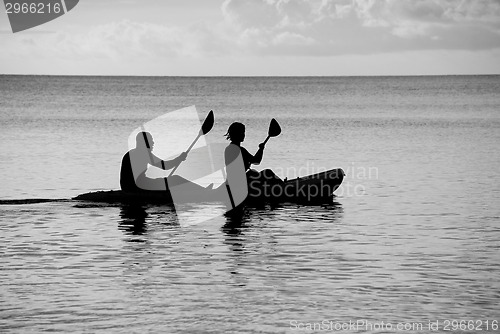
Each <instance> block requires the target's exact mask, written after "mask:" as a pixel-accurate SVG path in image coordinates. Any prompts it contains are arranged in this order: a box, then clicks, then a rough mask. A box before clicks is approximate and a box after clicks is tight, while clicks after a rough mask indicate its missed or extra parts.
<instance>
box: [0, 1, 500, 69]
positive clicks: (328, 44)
mask: <svg viewBox="0 0 500 334" xmlns="http://www.w3.org/2000/svg"><path fill="white" fill-rule="evenodd" d="M221 13H222V16H223V18H222V20H221V22H219V23H216V24H209V23H208V22H198V23H195V24H189V25H182V26H173V25H167V24H159V23H156V24H155V23H148V22H135V21H132V20H121V21H118V22H110V23H106V24H103V25H97V26H91V27H86V28H85V29H81V30H79V31H78V30H77V32H74V31H75V30H72V32H70V31H60V32H56V33H48V34H19V35H15V36H12V35H7V34H2V35H1V37H0V38H1V42H2V49H3V50H2V55H0V56H2V57H1V58H2V59H16V60H17V59H21V60H22V59H31V58H32V57H36V58H38V59H62V60H64V61H68V62H70V61H81V62H85V61H89V60H95V61H99V60H102V59H107V60H111V61H117V62H122V63H127V62H128V63H130V64H133V63H134V62H138V61H142V62H148V61H155V60H162V59H182V60H186V59H187V60H189V59H194V60H196V59H200V58H211V59H217V58H227V57H234V58H237V57H248V56H262V55H266V56H285V55H286V56H338V55H368V54H381V53H391V52H401V51H418V50H457V49H458V50H472V51H474V50H492V49H497V48H500V1H498V0H496V1H495V0H485V1H473V0H225V1H224V3H223V4H222V6H221Z"/></svg>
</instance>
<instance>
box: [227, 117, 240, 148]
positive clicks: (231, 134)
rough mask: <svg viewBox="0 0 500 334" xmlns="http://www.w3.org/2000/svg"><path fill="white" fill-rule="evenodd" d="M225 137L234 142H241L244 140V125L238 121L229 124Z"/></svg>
mask: <svg viewBox="0 0 500 334" xmlns="http://www.w3.org/2000/svg"><path fill="white" fill-rule="evenodd" d="M226 139H228V140H230V141H232V142H234V143H241V142H243V141H244V140H245V125H243V124H242V123H240V122H234V123H233V124H231V125H230V126H229V128H228V129H227V133H226Z"/></svg>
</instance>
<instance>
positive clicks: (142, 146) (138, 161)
mask: <svg viewBox="0 0 500 334" xmlns="http://www.w3.org/2000/svg"><path fill="white" fill-rule="evenodd" d="M135 139H136V146H135V148H133V149H131V150H130V151H128V152H127V153H126V154H125V155H124V156H123V159H122V165H121V170H120V186H121V188H122V190H125V191H141V190H166V182H165V179H164V178H156V179H152V178H149V177H147V176H146V171H147V170H148V165H151V166H155V167H158V168H161V169H163V170H168V169H172V168H174V167H175V166H177V165H178V164H179V163H180V162H181V161H184V160H186V156H187V154H186V152H184V153H182V154H181V155H179V156H178V157H177V158H175V159H172V160H162V159H160V158H158V157H157V156H156V155H154V154H153V152H152V150H153V147H154V141H153V136H152V135H151V134H150V133H149V132H139V133H138V134H137V136H136V138H135Z"/></svg>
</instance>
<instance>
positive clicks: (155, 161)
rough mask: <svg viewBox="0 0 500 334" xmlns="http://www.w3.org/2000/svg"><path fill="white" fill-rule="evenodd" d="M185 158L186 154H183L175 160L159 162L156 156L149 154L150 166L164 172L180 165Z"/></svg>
mask: <svg viewBox="0 0 500 334" xmlns="http://www.w3.org/2000/svg"><path fill="white" fill-rule="evenodd" d="M186 157H187V153H186V152H183V153H181V155H179V156H178V157H177V158H174V159H172V160H161V159H160V158H158V157H157V156H156V155H154V154H151V160H152V161H151V162H152V163H151V165H153V166H155V167H158V168H161V169H164V170H169V169H172V168H174V167H175V166H177V165H178V164H180V163H181V162H182V161H184V160H186Z"/></svg>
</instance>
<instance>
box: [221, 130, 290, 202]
mask: <svg viewBox="0 0 500 334" xmlns="http://www.w3.org/2000/svg"><path fill="white" fill-rule="evenodd" d="M225 136H226V139H227V140H230V141H231V143H230V144H229V145H228V146H227V147H226V150H225V152H224V159H225V164H226V167H228V168H227V173H228V178H230V176H231V175H230V174H231V173H234V174H236V173H239V171H237V170H236V169H235V168H229V166H230V165H231V162H233V161H234V160H235V159H236V158H237V156H238V155H239V154H240V153H241V157H242V159H243V165H244V170H245V172H246V178H247V182H248V186H249V187H248V188H249V189H248V190H249V193H255V192H256V191H257V192H259V195H262V194H261V191H262V185H263V184H264V183H265V184H268V185H274V184H281V183H283V181H282V180H281V179H280V178H279V177H278V176H276V174H274V172H273V171H272V170H271V169H265V170H263V171H261V172H258V171H256V170H254V169H250V167H251V165H258V164H260V162H261V161H262V158H263V156H264V148H265V143H260V144H259V149H258V150H257V152H256V153H255V155H252V154H251V153H250V152H248V150H247V149H246V148H244V147H242V146H241V143H242V142H243V141H244V140H245V125H244V124H242V123H239V122H234V123H232V124H231V125H230V126H229V128H228V129H227V133H226V135H225ZM264 195H265V194H264Z"/></svg>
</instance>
